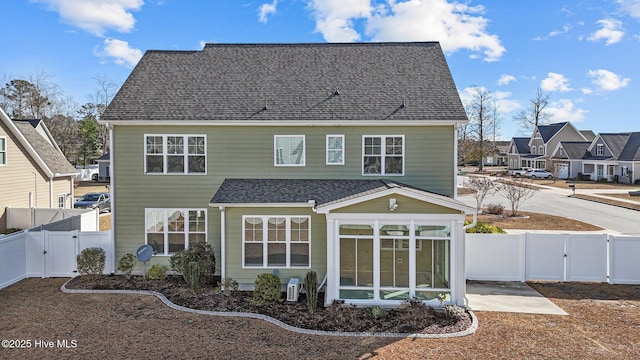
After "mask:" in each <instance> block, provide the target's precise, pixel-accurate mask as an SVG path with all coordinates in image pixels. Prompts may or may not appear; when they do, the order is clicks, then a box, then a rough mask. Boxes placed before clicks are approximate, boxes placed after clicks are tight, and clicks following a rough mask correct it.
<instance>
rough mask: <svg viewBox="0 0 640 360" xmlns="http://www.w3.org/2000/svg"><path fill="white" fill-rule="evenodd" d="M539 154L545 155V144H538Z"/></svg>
mask: <svg viewBox="0 0 640 360" xmlns="http://www.w3.org/2000/svg"><path fill="white" fill-rule="evenodd" d="M538 155H544V146H542V145H540V146H538Z"/></svg>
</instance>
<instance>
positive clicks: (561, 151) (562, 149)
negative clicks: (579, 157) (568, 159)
mask: <svg viewBox="0 0 640 360" xmlns="http://www.w3.org/2000/svg"><path fill="white" fill-rule="evenodd" d="M558 155H560V156H564V148H563V147H561V148H559V149H558Z"/></svg>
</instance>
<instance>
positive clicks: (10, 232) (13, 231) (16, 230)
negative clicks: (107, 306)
mask: <svg viewBox="0 0 640 360" xmlns="http://www.w3.org/2000/svg"><path fill="white" fill-rule="evenodd" d="M18 231H22V229H20V228H8V229H5V230H4V234H5V235H8V234H12V233H15V232H18Z"/></svg>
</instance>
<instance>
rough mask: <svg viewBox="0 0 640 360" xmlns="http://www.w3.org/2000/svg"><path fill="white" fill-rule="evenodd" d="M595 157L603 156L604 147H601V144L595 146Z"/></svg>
mask: <svg viewBox="0 0 640 360" xmlns="http://www.w3.org/2000/svg"><path fill="white" fill-rule="evenodd" d="M596 155H597V156H602V155H604V145H602V144H598V145H596Z"/></svg>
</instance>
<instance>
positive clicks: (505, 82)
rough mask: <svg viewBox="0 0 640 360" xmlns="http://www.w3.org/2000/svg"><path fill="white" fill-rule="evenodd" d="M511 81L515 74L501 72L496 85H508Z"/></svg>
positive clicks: (514, 78) (514, 79)
mask: <svg viewBox="0 0 640 360" xmlns="http://www.w3.org/2000/svg"><path fill="white" fill-rule="evenodd" d="M512 81H516V77H515V76H513V75H508V74H502V76H500V79H498V85H508V84H509V83H510V82H512Z"/></svg>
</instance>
